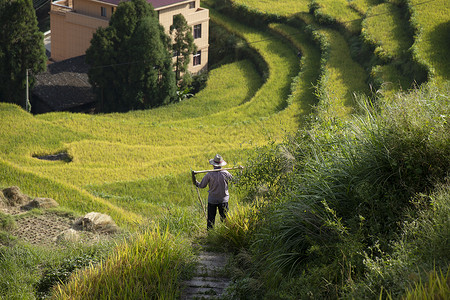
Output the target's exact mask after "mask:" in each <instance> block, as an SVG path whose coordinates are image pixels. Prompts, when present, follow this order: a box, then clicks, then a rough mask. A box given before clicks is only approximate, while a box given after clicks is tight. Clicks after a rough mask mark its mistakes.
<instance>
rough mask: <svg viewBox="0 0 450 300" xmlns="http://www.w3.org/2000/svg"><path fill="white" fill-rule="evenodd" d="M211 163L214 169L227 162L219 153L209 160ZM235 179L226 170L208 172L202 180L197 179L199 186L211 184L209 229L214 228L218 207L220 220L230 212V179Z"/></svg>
mask: <svg viewBox="0 0 450 300" xmlns="http://www.w3.org/2000/svg"><path fill="white" fill-rule="evenodd" d="M209 163H210V164H211V165H213V166H214V169H215V170H217V169H221V168H222V166H225V165H226V164H227V163H226V162H225V161H224V160H223V158H222V156H220V155H219V154H217V155H216V156H215V157H214V158H213V159H210V160H209ZM231 179H233V176H232V175H231V174H230V173H229V172H228V171H226V170H222V171H217V172H208V173H206V175H205V176H204V177H203V179H202V182H198V181H197V180H195V185H196V186H197V187H199V188H201V189H202V188H205V187H206V186H207V185H209V190H208V193H209V195H208V221H207V228H208V230H209V229H211V228H213V226H214V222H215V220H216V213H217V209H219V214H220V220H221V221H224V220H225V219H226V217H227V212H228V198H230V195H229V194H228V181H230V180H231Z"/></svg>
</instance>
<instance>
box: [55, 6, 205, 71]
mask: <svg viewBox="0 0 450 300" xmlns="http://www.w3.org/2000/svg"><path fill="white" fill-rule="evenodd" d="M189 2H192V1H189ZM189 2H185V3H182V4H175V5H172V6H168V7H164V8H158V9H156V11H157V12H158V15H159V22H160V23H161V25H163V27H164V28H165V30H166V33H167V34H169V29H170V26H171V25H172V23H173V16H174V15H176V14H180V13H181V14H183V15H184V17H185V18H186V21H187V22H188V24H189V25H190V26H191V27H192V30H193V27H194V25H197V24H202V33H201V38H198V39H195V40H194V42H195V44H196V45H197V48H198V50H199V51H201V64H200V65H197V66H193V58H192V56H191V62H190V64H189V67H188V68H189V71H190V72H192V73H197V72H199V71H202V70H205V69H206V68H207V64H208V47H209V42H208V37H209V11H208V10H207V9H204V8H200V0H195V8H189ZM102 6H103V7H105V8H106V14H107V15H106V17H102V16H101V7H102ZM113 7H115V6H111V5H108V4H107V3H102V2H96V1H93V0H73V7H72V9H71V10H67V9H66V10H61V9H57V7H56V6H55V5H52V9H51V11H50V30H51V37H52V42H51V57H52V59H53V60H55V61H60V60H64V59H68V58H71V57H75V56H79V55H84V54H85V53H86V50H87V49H88V48H89V46H90V42H91V39H92V36H93V34H94V33H95V31H96V30H97V28H98V27H107V26H108V23H109V19H110V18H111V15H112V8H113Z"/></svg>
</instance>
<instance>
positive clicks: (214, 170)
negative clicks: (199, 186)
mask: <svg viewBox="0 0 450 300" xmlns="http://www.w3.org/2000/svg"><path fill="white" fill-rule="evenodd" d="M243 168H244V167H243V166H237V167H232V168H223V169H212V170H203V171H192V169H191V171H192V174H194V175H195V174H200V173H208V172H220V171H223V170H227V171H229V170H242V169H243Z"/></svg>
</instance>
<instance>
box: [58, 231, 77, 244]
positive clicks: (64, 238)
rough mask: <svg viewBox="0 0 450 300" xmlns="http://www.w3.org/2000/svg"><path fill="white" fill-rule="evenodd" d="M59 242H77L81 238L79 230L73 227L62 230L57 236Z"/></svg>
mask: <svg viewBox="0 0 450 300" xmlns="http://www.w3.org/2000/svg"><path fill="white" fill-rule="evenodd" d="M55 240H56V242H57V243H67V242H70V243H75V242H78V241H79V240H80V235H79V234H78V232H77V231H76V230H74V229H72V228H70V229H67V230H64V231H63V232H61V233H60V234H59V235H58V236H57V237H56V238H55Z"/></svg>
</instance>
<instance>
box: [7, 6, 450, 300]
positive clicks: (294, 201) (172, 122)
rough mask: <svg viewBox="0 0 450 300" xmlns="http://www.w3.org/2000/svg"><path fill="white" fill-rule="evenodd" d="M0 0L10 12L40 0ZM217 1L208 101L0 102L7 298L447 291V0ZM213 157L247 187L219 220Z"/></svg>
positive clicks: (233, 194) (233, 193) (212, 11)
mask: <svg viewBox="0 0 450 300" xmlns="http://www.w3.org/2000/svg"><path fill="white" fill-rule="evenodd" d="M0 1H1V2H0V3H1V4H0V16H1V17H2V18H3V19H5V18H6V17H5V16H4V15H5V14H2V13H1V10H2V9H3V8H4V7H5V4H4V3H8V2H11V3H12V2H14V1H17V2H19V1H25V2H30V3H31V1H28V0H0ZM73 1H74V2H76V1H77V0H73ZM130 1H131V0H130ZM133 1H134V0H133ZM33 2H35V1H33ZM100 2H102V1H100ZM106 2H107V1H106ZM148 2H149V3H151V2H152V1H148ZM201 6H202V7H205V8H207V9H208V10H209V17H210V20H209V22H210V23H209V24H210V26H209V34H210V36H209V47H210V50H209V67H208V72H207V80H206V84H205V86H204V87H203V88H202V89H199V91H198V92H196V93H195V94H194V95H193V96H192V97H187V98H185V99H184V100H181V101H172V102H171V103H168V104H165V105H160V106H157V107H154V108H151V109H132V110H129V111H127V112H111V113H77V112H69V111H53V112H48V113H43V114H32V113H30V112H29V110H27V108H26V107H25V106H23V107H22V106H20V105H17V104H13V103H11V102H12V101H8V99H3V98H0V299H448V298H449V297H450V277H449V275H450V251H449V250H450V218H449V216H450V99H449V91H450V59H449V58H448V54H449V49H450V2H449V1H448V0H265V1H262V0H260V1H257V0H203V1H201ZM2 18H0V23H5V21H4V20H3V19H2ZM8 22H9V21H7V23H8ZM10 23H14V22H10ZM0 26H4V27H2V32H3V31H4V30H6V29H5V28H8V27H7V26H6V25H3V24H0ZM2 34H3V33H2ZM42 36H43V35H42ZM2 38H3V37H2ZM0 50H1V51H0V63H1V64H4V63H3V61H5V57H6V59H12V57H15V58H17V57H19V56H18V55H17V56H13V55H9V54H8V50H4V48H2V47H0ZM5 53H6V54H5ZM17 59H18V58H17ZM0 70H1V72H2V74H0V77H1V78H4V77H10V76H9V73H11V72H10V70H5V68H3V65H2V68H1V69H0ZM130 73H131V71H130ZM11 74H12V73H11ZM11 76H12V75H11ZM18 93H19V91H18ZM2 95H4V94H2V93H1V92H0V97H1V96H2ZM216 154H220V155H221V156H222V157H223V159H224V160H226V162H227V163H228V164H227V167H230V168H232V170H229V171H230V173H232V175H233V181H232V183H231V184H230V186H229V194H230V200H229V212H228V215H227V218H226V219H225V220H224V221H223V222H220V219H219V216H217V217H216V222H215V226H214V228H213V229H211V230H207V226H206V225H207V222H206V209H205V206H206V205H207V199H208V189H207V188H206V189H197V187H196V185H193V182H192V176H191V175H192V174H193V173H192V172H191V171H192V170H209V169H211V170H212V166H211V165H210V164H209V163H208V162H209V161H210V160H211V159H212V158H214V157H215V155H216ZM238 166H243V168H236V167H238ZM233 168H234V169H233ZM205 174H206V173H205ZM203 176H204V174H203V173H199V174H197V175H196V179H197V180H198V181H201V179H202V177H203Z"/></svg>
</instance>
